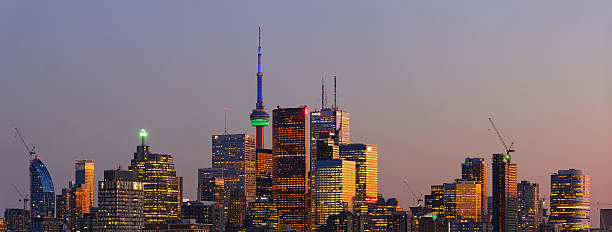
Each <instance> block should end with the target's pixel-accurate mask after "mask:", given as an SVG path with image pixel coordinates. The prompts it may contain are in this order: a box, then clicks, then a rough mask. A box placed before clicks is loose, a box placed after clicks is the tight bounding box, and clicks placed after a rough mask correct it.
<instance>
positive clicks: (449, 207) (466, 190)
mask: <svg viewBox="0 0 612 232" xmlns="http://www.w3.org/2000/svg"><path fill="white" fill-rule="evenodd" d="M481 193H482V191H481V189H480V184H478V183H476V182H475V181H469V180H455V183H450V184H444V204H445V208H446V209H445V211H446V212H445V216H446V218H459V217H461V218H464V219H469V220H471V221H474V222H479V221H481V219H482V215H481V210H482V207H481V204H482V202H481V200H482V198H481V197H480V194H481Z"/></svg>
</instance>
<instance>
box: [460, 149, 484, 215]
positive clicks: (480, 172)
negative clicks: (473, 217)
mask: <svg viewBox="0 0 612 232" xmlns="http://www.w3.org/2000/svg"><path fill="white" fill-rule="evenodd" d="M461 179H464V180H470V181H475V182H476V183H477V184H480V187H481V188H480V190H481V193H480V196H481V198H482V199H481V200H480V202H481V204H480V207H481V210H480V211H481V212H480V215H481V216H483V217H484V216H485V215H486V214H487V185H488V182H487V164H486V163H485V160H484V158H469V157H468V158H465V162H464V163H462V164H461Z"/></svg>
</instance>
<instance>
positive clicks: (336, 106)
mask: <svg viewBox="0 0 612 232" xmlns="http://www.w3.org/2000/svg"><path fill="white" fill-rule="evenodd" d="M334 109H336V110H337V109H338V104H337V100H336V75H334Z"/></svg>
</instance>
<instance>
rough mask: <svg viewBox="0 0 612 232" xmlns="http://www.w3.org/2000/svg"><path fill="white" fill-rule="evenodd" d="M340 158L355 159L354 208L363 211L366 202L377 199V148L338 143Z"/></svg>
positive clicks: (366, 145) (368, 145)
mask: <svg viewBox="0 0 612 232" xmlns="http://www.w3.org/2000/svg"><path fill="white" fill-rule="evenodd" d="M340 159H344V160H350V161H355V170H356V175H355V178H356V181H355V183H356V190H355V191H356V193H355V208H357V209H358V210H359V211H360V212H361V213H365V212H367V205H366V202H371V203H376V202H377V201H378V200H377V198H378V148H377V147H376V145H373V144H362V143H354V144H345V145H340Z"/></svg>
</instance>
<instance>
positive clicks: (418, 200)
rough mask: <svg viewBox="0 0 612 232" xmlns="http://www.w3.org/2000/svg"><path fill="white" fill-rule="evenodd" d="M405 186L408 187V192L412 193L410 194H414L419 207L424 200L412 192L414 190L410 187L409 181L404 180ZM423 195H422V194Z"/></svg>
mask: <svg viewBox="0 0 612 232" xmlns="http://www.w3.org/2000/svg"><path fill="white" fill-rule="evenodd" d="M404 184H405V185H406V187H407V188H408V191H410V194H412V197H414V200H416V203H417V205H419V206H420V202H421V201H423V199H421V198H419V197H417V195H416V194H415V193H414V191H413V190H412V188H411V187H410V184H408V180H407V179H404ZM421 195H422V194H421Z"/></svg>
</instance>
